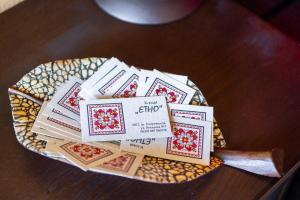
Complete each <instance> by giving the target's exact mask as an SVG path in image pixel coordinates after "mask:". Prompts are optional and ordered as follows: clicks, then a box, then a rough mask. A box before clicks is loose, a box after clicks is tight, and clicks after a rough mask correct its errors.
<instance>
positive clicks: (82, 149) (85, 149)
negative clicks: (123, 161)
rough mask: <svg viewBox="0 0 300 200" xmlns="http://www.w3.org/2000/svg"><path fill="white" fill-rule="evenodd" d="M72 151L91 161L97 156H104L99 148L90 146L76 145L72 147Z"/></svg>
mask: <svg viewBox="0 0 300 200" xmlns="http://www.w3.org/2000/svg"><path fill="white" fill-rule="evenodd" d="M71 149H72V150H73V151H74V152H76V153H79V154H80V156H81V157H82V158H84V159H90V158H93V157H95V156H96V155H100V154H102V152H101V150H100V149H99V148H97V147H93V146H89V145H86V144H76V145H74V146H72V147H71Z"/></svg>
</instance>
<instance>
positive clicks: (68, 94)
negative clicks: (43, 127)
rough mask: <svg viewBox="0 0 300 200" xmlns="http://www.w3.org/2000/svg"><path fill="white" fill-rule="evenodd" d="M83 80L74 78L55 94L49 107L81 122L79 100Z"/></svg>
mask: <svg viewBox="0 0 300 200" xmlns="http://www.w3.org/2000/svg"><path fill="white" fill-rule="evenodd" d="M82 82H83V81H82V80H81V79H79V78H77V77H75V76H73V77H72V78H70V79H69V80H68V81H67V82H66V83H65V84H63V85H62V86H60V87H59V88H58V90H57V91H56V92H55V94H54V96H53V98H52V99H51V101H49V103H48V106H51V107H52V108H55V109H56V110H58V111H60V112H61V113H63V114H64V115H67V116H68V117H70V118H72V119H75V120H76V121H79V119H80V116H79V113H80V112H79V110H80V109H79V100H80V99H81V98H80V97H79V96H78V93H79V92H80V85H81V84H82Z"/></svg>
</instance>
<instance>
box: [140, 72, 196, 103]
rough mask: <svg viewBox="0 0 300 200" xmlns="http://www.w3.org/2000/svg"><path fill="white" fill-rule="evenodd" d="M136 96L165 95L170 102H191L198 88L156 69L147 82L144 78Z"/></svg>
mask: <svg viewBox="0 0 300 200" xmlns="http://www.w3.org/2000/svg"><path fill="white" fill-rule="evenodd" d="M143 78H144V77H143V76H141V79H140V82H139V83H140V84H139V87H138V89H137V94H136V96H165V97H166V99H167V102H168V103H179V104H189V102H190V101H191V100H192V98H193V96H194V94H195V92H196V90H194V89H193V88H191V87H189V86H187V85H185V84H183V83H181V82H179V81H177V80H175V79H172V78H170V77H169V76H167V75H164V74H163V73H161V72H159V71H157V70H155V71H153V75H151V76H150V77H149V79H148V80H147V82H146V83H144V80H142V79H143Z"/></svg>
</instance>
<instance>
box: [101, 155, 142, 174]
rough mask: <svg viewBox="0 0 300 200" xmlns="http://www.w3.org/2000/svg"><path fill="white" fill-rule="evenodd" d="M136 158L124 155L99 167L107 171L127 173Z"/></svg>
mask: <svg viewBox="0 0 300 200" xmlns="http://www.w3.org/2000/svg"><path fill="white" fill-rule="evenodd" d="M135 159H136V156H134V155H130V154H124V155H121V156H119V157H117V158H114V159H112V160H110V161H107V162H104V163H103V164H102V165H101V166H102V167H104V168H107V169H112V170H117V171H122V172H128V171H129V169H130V167H131V166H132V164H133V162H134V160H135Z"/></svg>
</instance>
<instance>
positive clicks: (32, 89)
mask: <svg viewBox="0 0 300 200" xmlns="http://www.w3.org/2000/svg"><path fill="white" fill-rule="evenodd" d="M105 60H106V58H85V59H69V60H60V61H54V62H49V63H46V64H41V65H39V66H38V67H36V68H35V69H33V70H32V71H30V72H29V73H28V74H26V75H25V76H23V78H22V79H21V80H20V81H18V82H17V83H16V84H15V85H13V86H12V87H11V88H9V98H10V102H11V107H12V115H13V126H14V129H15V134H16V137H17V140H18V141H19V143H20V144H21V145H23V146H24V147H25V148H27V149H29V150H32V151H34V152H36V153H39V154H42V155H44V156H46V155H45V154H44V153H43V149H44V148H45V146H46V143H47V142H46V141H43V140H38V139H36V136H37V134H35V133H32V132H31V131H30V130H31V127H32V125H33V123H34V121H35V118H36V116H37V115H38V112H39V110H40V107H41V105H42V102H43V101H44V100H49V99H51V98H52V95H53V94H54V92H55V91H56V88H57V87H58V86H60V85H61V84H62V83H64V82H65V81H66V80H68V78H69V77H70V76H74V75H75V76H77V77H79V78H81V79H83V80H86V79H87V78H89V77H90V76H91V75H92V74H93V73H94V72H96V71H97V70H98V69H99V68H100V67H101V66H102V64H103V63H104V61H105ZM187 84H188V85H189V86H190V87H192V88H194V89H196V90H197V93H196V94H195V95H194V97H193V100H192V102H191V104H194V105H208V104H207V102H206V100H205V98H204V96H203V95H202V93H201V91H200V90H199V89H198V88H197V86H196V85H195V84H194V83H193V82H192V81H190V80H189V81H188V83H187ZM225 145H226V143H225V140H224V138H223V135H222V132H221V131H220V129H219V127H218V125H217V122H216V121H215V120H214V146H215V147H219V148H223V147H225ZM47 157H50V156H49V155H48V156H47ZM50 158H53V159H57V160H60V161H62V162H66V163H68V164H70V165H72V164H71V163H70V162H69V161H68V160H65V159H61V158H57V157H52V156H51V157H50ZM221 164H222V160H220V159H219V158H217V157H215V156H211V162H210V165H209V166H203V165H198V164H191V163H185V162H179V161H173V160H167V159H162V158H157V157H151V156H145V157H144V159H143V161H142V164H141V166H140V167H139V168H138V170H137V171H136V173H135V176H133V177H130V178H134V179H138V180H142V181H148V182H154V183H182V182H186V181H191V180H194V179H196V178H198V177H200V176H202V175H204V174H206V173H208V172H210V171H212V170H214V169H216V168H217V167H219V166H220V165H221Z"/></svg>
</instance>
